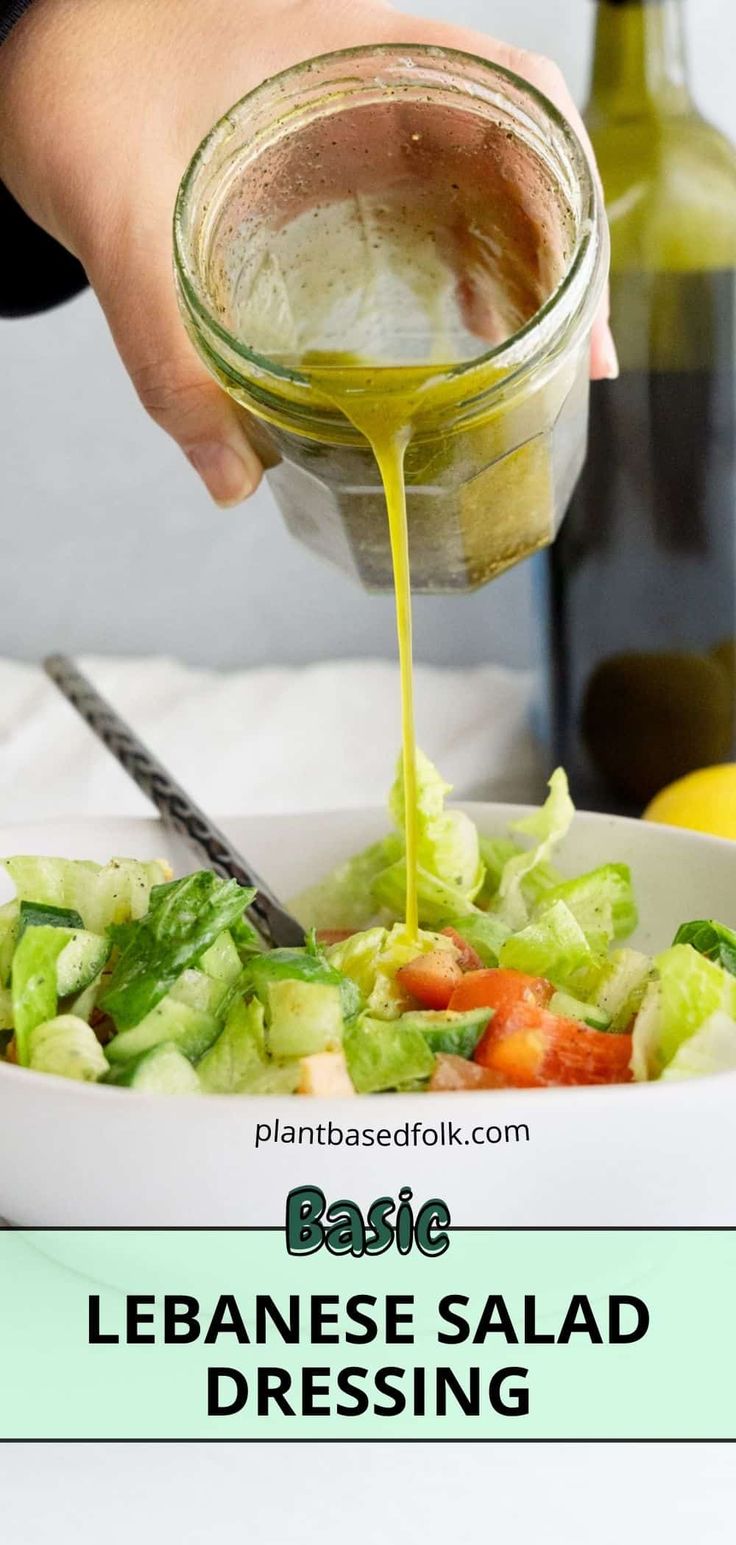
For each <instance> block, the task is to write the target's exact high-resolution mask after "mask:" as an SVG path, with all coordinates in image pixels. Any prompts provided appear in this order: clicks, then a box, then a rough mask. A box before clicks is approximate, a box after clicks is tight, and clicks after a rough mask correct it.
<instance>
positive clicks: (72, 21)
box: [0, 0, 617, 505]
mask: <svg viewBox="0 0 736 1545" xmlns="http://www.w3.org/2000/svg"><path fill="white" fill-rule="evenodd" d="M391 42H397V43H434V44H440V45H445V46H449V47H452V48H460V49H465V50H467V51H469V52H471V53H476V54H482V55H485V57H487V58H488V59H490V60H493V61H495V62H497V63H499V64H502V65H506V66H507V67H508V68H510V69H512V70H514V71H516V73H517V74H519V75H522V76H525V77H526V79H527V80H529V81H531V82H533V84H534V85H536V86H538V87H539V88H540V89H541V90H542V91H543V92H545V93H546V95H547V96H549V97H551V99H552V100H553V101H554V102H555V103H556V104H557V106H558V107H559V108H560V109H561V110H562V112H563V113H564V114H565V116H566V117H567V118H568V119H570V121H571V122H572V123H573V124H574V125H575V127H576V129H577V130H578V133H579V134H580V135H581V137H582V138H584V139H586V135H585V129H584V128H583V125H582V123H581V120H580V118H579V115H578V113H577V111H576V109H575V107H574V104H573V102H572V99H571V97H570V94H569V92H568V90H567V87H566V85H565V82H564V79H563V77H562V75H561V73H560V71H559V70H558V68H557V66H556V65H554V64H553V63H552V62H551V61H550V60H548V59H544V58H541V57H539V56H537V55H533V54H527V53H524V52H522V51H521V50H520V49H516V48H513V47H512V46H511V45H510V44H507V43H500V42H497V41H494V40H493V39H491V38H488V37H486V36H485V34H483V33H479V32H472V31H469V30H467V29H464V28H462V27H455V26H451V25H445V24H441V23H437V22H423V21H419V20H417V18H416V17H409V16H403V15H401V14H400V13H399V12H397V11H395V10H393V9H392V8H391V7H390V6H389V5H387V4H385V3H383V0H330V3H329V5H326V4H325V3H324V0H247V3H246V0H207V3H206V4H203V3H202V0H156V4H152V3H151V0H115V4H114V5H112V4H110V3H109V0H36V3H35V4H34V5H33V6H32V7H31V9H30V11H29V12H28V14H27V15H26V16H25V17H24V18H23V19H22V20H21V21H20V22H19V23H18V24H17V26H16V27H15V29H14V31H13V32H12V33H11V36H10V39H9V41H8V42H7V43H6V44H5V45H4V47H3V48H2V49H1V50H0V178H2V180H3V181H4V182H5V183H6V184H7V186H8V187H9V188H10V190H11V192H12V193H13V194H14V195H15V197H16V198H17V199H18V201H19V202H20V203H21V204H22V205H23V207H24V208H25V209H26V210H27V212H28V213H29V215H31V217H32V218H33V219H34V220H36V221H37V222H38V223H39V224H40V225H42V226H43V227H44V228H45V229H46V230H47V231H49V232H50V233H51V235H53V236H55V237H56V238H57V239H58V240H59V241H60V242H62V243H63V245H64V246H65V247H67V248H68V249H69V250H70V251H71V252H73V253H74V254H75V255H76V256H77V257H78V258H79V259H80V261H81V263H82V264H83V266H84V268H85V270H86V272H87V275H88V277H89V280H90V283H91V284H92V286H93V287H94V289H95V291H96V293H97V296H98V298H99V300H100V303H101V305H102V307H103V310H104V312H105V315H106V317H107V320H108V322H109V325H110V328H111V330H112V334H113V337H114V339H115V342H116V344H117V347H118V349H119V351H120V354H121V356H122V358H123V361H124V363H125V365H126V368H127V370H128V372H129V374H130V377H131V380H132V382H133V385H134V386H135V389H136V391H137V393H138V395H139V397H140V399H141V402H142V403H143V406H144V407H145V408H146V409H147V411H148V412H149V413H150V414H151V416H152V417H153V418H154V419H155V420H156V423H158V424H160V425H161V427H162V428H163V429H165V430H166V431H167V432H168V433H169V434H170V435H172V436H173V438H174V439H175V440H176V441H177V442H178V444H179V445H180V446H181V448H182V450H183V451H184V453H185V455H186V456H187V457H188V458H189V460H190V462H191V463H192V465H193V466H194V467H195V468H196V470H197V472H198V473H199V474H200V476H201V477H202V478H203V480H204V482H205V483H206V485H207V488H208V489H209V492H210V494H211V495H212V497H213V498H214V499H215V500H217V502H218V503H220V504H224V505H230V504H236V503H238V502H239V501H240V500H241V499H244V498H246V497H247V496H248V494H250V493H252V491H253V489H254V488H255V487H256V486H257V484H258V482H259V479H260V475H261V467H260V463H259V461H258V458H257V456H256V454H255V452H254V451H253V449H252V447H251V446H250V444H249V443H248V439H247V437H246V432H245V428H244V424H245V422H246V421H245V420H244V416H243V415H242V414H240V413H239V412H238V410H237V409H236V408H235V405H234V404H233V403H232V402H231V401H230V400H229V398H228V397H227V396H226V395H225V394H224V392H222V391H221V390H220V388H219V387H218V386H217V385H216V384H215V382H214V381H213V380H212V378H211V377H210V376H209V375H208V373H207V372H206V370H205V369H204V366H203V365H202V364H201V363H200V361H199V359H198V357H197V355H196V354H195V352H194V349H193V348H192V346H191V344H190V343H189V340H188V338H187V336H186V334H185V332H184V329H183V326H182V323H181V320H180V317H179V313H178V308H177V304H176V300H175V296H174V288H173V282H172V267H171V217H172V210H173V206H174V200H175V197H176V190H177V187H178V184H179V180H180V178H181V175H182V172H183V171H184V168H185V166H186V164H187V162H188V161H189V159H190V157H191V155H192V154H193V152H194V150H195V149H196V147H197V145H198V143H199V141H200V140H201V139H202V138H203V136H204V135H205V134H206V132H207V130H208V129H209V128H210V127H211V125H212V124H213V123H214V122H215V121H216V119H218V118H219V117H221V115H222V114H223V112H225V111H226V110H227V108H228V107H230V106H231V104H232V103H233V102H235V101H237V100H238V98H240V97H242V96H243V95H244V94H245V93H246V92H247V91H248V90H250V89H251V88H252V87H254V86H256V85H258V84H259V82H260V81H262V80H264V79H265V78H266V76H269V75H273V74H276V73H277V72H278V71H279V70H283V69H285V68H287V67H288V66H289V65H292V64H296V63H298V62H299V61H300V60H302V59H306V58H308V57H309V56H313V55H315V54H321V53H328V52H331V51H332V50H334V49H338V48H346V47H350V46H353V45H356V44H361V43H362V44H370V43H391ZM586 142H587V141H586ZM616 373H617V365H616V354H615V349H614V345H613V340H612V338H611V334H610V331H609V328H608V323H607V312H606V311H605V310H602V311H601V314H600V316H599V317H598V319H597V322H596V325H595V327H594V331H593V344H592V374H593V376H596V377H597V376H611V375H615V374H616Z"/></svg>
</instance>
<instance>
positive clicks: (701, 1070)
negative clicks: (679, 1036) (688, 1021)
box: [662, 1011, 736, 1080]
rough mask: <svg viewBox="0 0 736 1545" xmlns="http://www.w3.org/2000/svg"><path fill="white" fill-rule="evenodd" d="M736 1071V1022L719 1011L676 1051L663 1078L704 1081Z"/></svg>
mask: <svg viewBox="0 0 736 1545" xmlns="http://www.w3.org/2000/svg"><path fill="white" fill-rule="evenodd" d="M732 1072H736V1023H734V1021H733V1019H731V1017H730V1015H728V1014H724V1013H723V1012H722V1011H718V1012H716V1013H715V1014H711V1016H710V1019H706V1021H705V1024H704V1025H701V1027H700V1029H699V1030H696V1031H695V1034H694V1035H691V1036H690V1039H689V1040H688V1041H683V1044H682V1046H680V1047H679V1049H678V1050H677V1051H676V1052H675V1055H674V1057H673V1058H672V1061H671V1062H670V1063H669V1064H668V1066H667V1067H666V1068H665V1070H664V1072H663V1074H662V1079H663V1080H665V1079H673V1080H674V1079H680V1078H703V1077H705V1076H707V1075H708V1074H711V1073H732Z"/></svg>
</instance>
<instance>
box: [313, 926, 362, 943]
mask: <svg viewBox="0 0 736 1545" xmlns="http://www.w3.org/2000/svg"><path fill="white" fill-rule="evenodd" d="M354 932H355V929H354V928H318V929H317V943H318V944H343V943H344V941H345V940H346V939H352V937H353V934H354Z"/></svg>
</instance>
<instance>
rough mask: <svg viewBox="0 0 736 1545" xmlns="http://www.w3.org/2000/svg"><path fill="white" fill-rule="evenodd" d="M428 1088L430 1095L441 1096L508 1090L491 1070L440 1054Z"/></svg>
mask: <svg viewBox="0 0 736 1545" xmlns="http://www.w3.org/2000/svg"><path fill="white" fill-rule="evenodd" d="M428 1087H429V1092H430V1094H441V1093H443V1092H447V1091H449V1090H461V1089H508V1087H509V1082H508V1079H507V1078H504V1076H503V1074H502V1073H496V1072H495V1071H494V1069H493V1068H483V1067H481V1066H480V1064H479V1063H477V1062H468V1061H467V1059H466V1058H465V1057H454V1056H452V1054H451V1053H449V1052H440V1053H439V1055H438V1056H437V1057H436V1059H435V1064H434V1071H433V1073H432V1077H431V1078H430V1080H429V1086H428Z"/></svg>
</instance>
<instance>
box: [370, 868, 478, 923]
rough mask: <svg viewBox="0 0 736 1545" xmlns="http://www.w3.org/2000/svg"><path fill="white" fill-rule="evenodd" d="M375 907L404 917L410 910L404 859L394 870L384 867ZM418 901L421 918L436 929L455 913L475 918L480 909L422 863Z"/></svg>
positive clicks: (376, 886) (377, 884) (377, 883)
mask: <svg viewBox="0 0 736 1545" xmlns="http://www.w3.org/2000/svg"><path fill="white" fill-rule="evenodd" d="M373 898H374V902H375V904H376V905H375V907H374V911H375V910H377V909H378V910H380V909H383V910H384V911H386V912H389V913H390V914H391V916H392V917H402V916H403V914H404V911H405V909H406V860H405V859H403V858H401V859H399V862H398V863H397V864H392V865H391V867H390V869H384V870H383V871H382V872H381V874H379V875H378V877H377V879H376V880H374V882H373ZM417 902H418V906H419V920H420V922H421V923H422V924H423V926H425V927H428V928H432V927H433V926H434V925H435V924H437V923H439V922H441V921H442V919H443V918H445V917H447V915H448V913H450V912H451V913H453V915H454V916H456V917H466V916H467V917H472V916H473V915H474V914H475V913H476V912H477V910H478V909H477V907H475V906H474V905H473V903H472V901H470V900H468V897H467V896H466V895H465V894H464V892H463V891H461V890H460V888H459V886H457V885H448V883H447V881H446V880H440V879H438V877H437V876H436V875H434V874H430V873H429V871H428V870H427V869H424V868H422V866H421V865H419V866H418V868H417Z"/></svg>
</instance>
